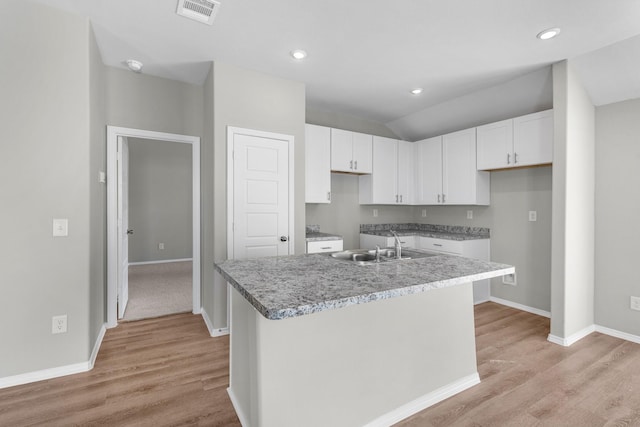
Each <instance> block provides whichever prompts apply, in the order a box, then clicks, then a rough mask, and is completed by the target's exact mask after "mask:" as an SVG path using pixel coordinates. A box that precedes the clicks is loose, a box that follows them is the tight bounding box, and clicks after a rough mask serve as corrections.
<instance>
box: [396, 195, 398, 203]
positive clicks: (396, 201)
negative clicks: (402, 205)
mask: <svg viewBox="0 0 640 427" xmlns="http://www.w3.org/2000/svg"><path fill="white" fill-rule="evenodd" d="M396 203H398V195H397V194H396Z"/></svg>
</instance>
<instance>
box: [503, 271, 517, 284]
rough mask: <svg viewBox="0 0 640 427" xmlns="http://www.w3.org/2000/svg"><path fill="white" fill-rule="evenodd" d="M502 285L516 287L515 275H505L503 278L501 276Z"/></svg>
mask: <svg viewBox="0 0 640 427" xmlns="http://www.w3.org/2000/svg"><path fill="white" fill-rule="evenodd" d="M502 283H504V284H505V285H511V286H516V285H517V284H518V280H517V279H516V273H511V274H505V275H504V276H502Z"/></svg>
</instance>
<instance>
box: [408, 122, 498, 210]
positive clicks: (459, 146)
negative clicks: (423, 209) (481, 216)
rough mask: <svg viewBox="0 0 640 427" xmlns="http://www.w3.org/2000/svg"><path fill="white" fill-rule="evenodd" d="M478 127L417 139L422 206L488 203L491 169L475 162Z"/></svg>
mask: <svg viewBox="0 0 640 427" xmlns="http://www.w3.org/2000/svg"><path fill="white" fill-rule="evenodd" d="M475 131H476V130H475V128H472V129H466V130H462V131H458V132H453V133H450V134H447V135H443V136H438V137H434V138H429V139H425V140H422V141H418V142H416V162H417V166H416V179H417V182H418V191H417V200H416V203H415V204H419V205H488V204H489V198H490V196H489V190H490V176H489V172H481V171H480V172H479V171H477V170H476V167H475V166H474V165H475V163H476V133H475Z"/></svg>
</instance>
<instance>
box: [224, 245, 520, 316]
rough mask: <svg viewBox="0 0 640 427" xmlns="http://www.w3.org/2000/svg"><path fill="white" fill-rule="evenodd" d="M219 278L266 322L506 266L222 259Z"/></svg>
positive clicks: (458, 261)
mask: <svg viewBox="0 0 640 427" xmlns="http://www.w3.org/2000/svg"><path fill="white" fill-rule="evenodd" d="M215 268H216V270H217V271H218V272H220V274H222V276H223V277H224V278H225V279H226V280H227V281H228V282H229V283H230V284H231V285H232V286H233V287H234V288H235V289H237V290H238V292H240V294H241V295H243V296H244V298H246V299H247V301H249V302H250V303H251V305H252V306H253V307H254V308H255V309H256V310H257V311H258V312H260V313H261V314H262V315H263V316H264V317H266V318H267V319H271V320H277V319H285V318H288V317H296V316H302V315H307V314H312V313H317V312H321V311H325V310H332V309H337V308H341V307H347V306H350V305H354V304H363V303H368V302H373V301H377V300H382V299H387V298H393V297H398V296H402V295H409V294H415V293H420V292H425V291H429V290H432V289H438V288H443V287H448V286H454V285H458V284H461V283H467V282H473V281H476V280H483V279H489V278H492V277H499V276H503V275H505V274H511V273H513V272H514V271H515V268H514V267H513V266H510V265H506V264H499V263H494V262H488V261H480V260H475V259H470V258H464V257H458V256H450V255H444V254H442V255H436V256H431V257H427V258H417V259H411V260H405V261H388V262H384V263H380V264H375V265H357V264H356V263H352V262H349V261H342V260H338V259H335V258H332V257H330V256H329V255H327V254H310V255H294V256H285V257H266V258H256V259H245V260H227V261H223V262H221V263H217V264H215Z"/></svg>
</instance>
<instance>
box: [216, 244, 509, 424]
mask: <svg viewBox="0 0 640 427" xmlns="http://www.w3.org/2000/svg"><path fill="white" fill-rule="evenodd" d="M216 269H217V270H218V271H219V272H220V273H221V274H222V275H223V277H225V279H226V280H227V281H228V282H229V284H230V285H231V287H232V290H231V291H230V292H231V325H230V328H231V349H230V358H231V360H230V379H229V381H230V383H229V384H230V385H229V396H230V397H231V400H232V402H233V405H234V407H235V409H236V412H237V413H238V417H239V418H240V420H241V422H242V424H243V425H244V426H245V427H246V426H279V427H281V426H282V427H284V426H300V425H304V426H327V425H331V426H362V425H381V426H382V425H391V424H393V423H394V422H397V421H399V420H401V419H403V418H406V417H407V416H409V415H411V414H413V413H415V412H418V411H420V410H422V409H424V408H426V407H428V406H430V405H432V404H434V403H437V402H438V401H440V400H442V399H445V398H447V397H449V396H451V395H453V394H456V393H458V392H460V391H462V390H464V389H466V388H468V387H471V386H473V385H475V384H477V383H478V382H479V377H478V373H477V367H476V358H475V332H474V319H473V298H472V288H471V282H473V281H474V280H481V279H487V278H491V277H498V276H501V275H505V274H510V273H513V272H514V268H513V267H511V266H508V265H504V264H497V263H491V262H486V261H479V260H472V259H468V258H462V257H455V256H448V255H438V256H432V257H427V258H420V259H412V260H405V261H389V262H384V263H379V264H375V265H356V264H355V263H353V262H349V261H342V260H337V259H334V258H332V257H330V256H328V255H326V254H314V255H299V256H290V257H271V258H259V259H251V260H228V261H224V262H222V263H219V264H216Z"/></svg>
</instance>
